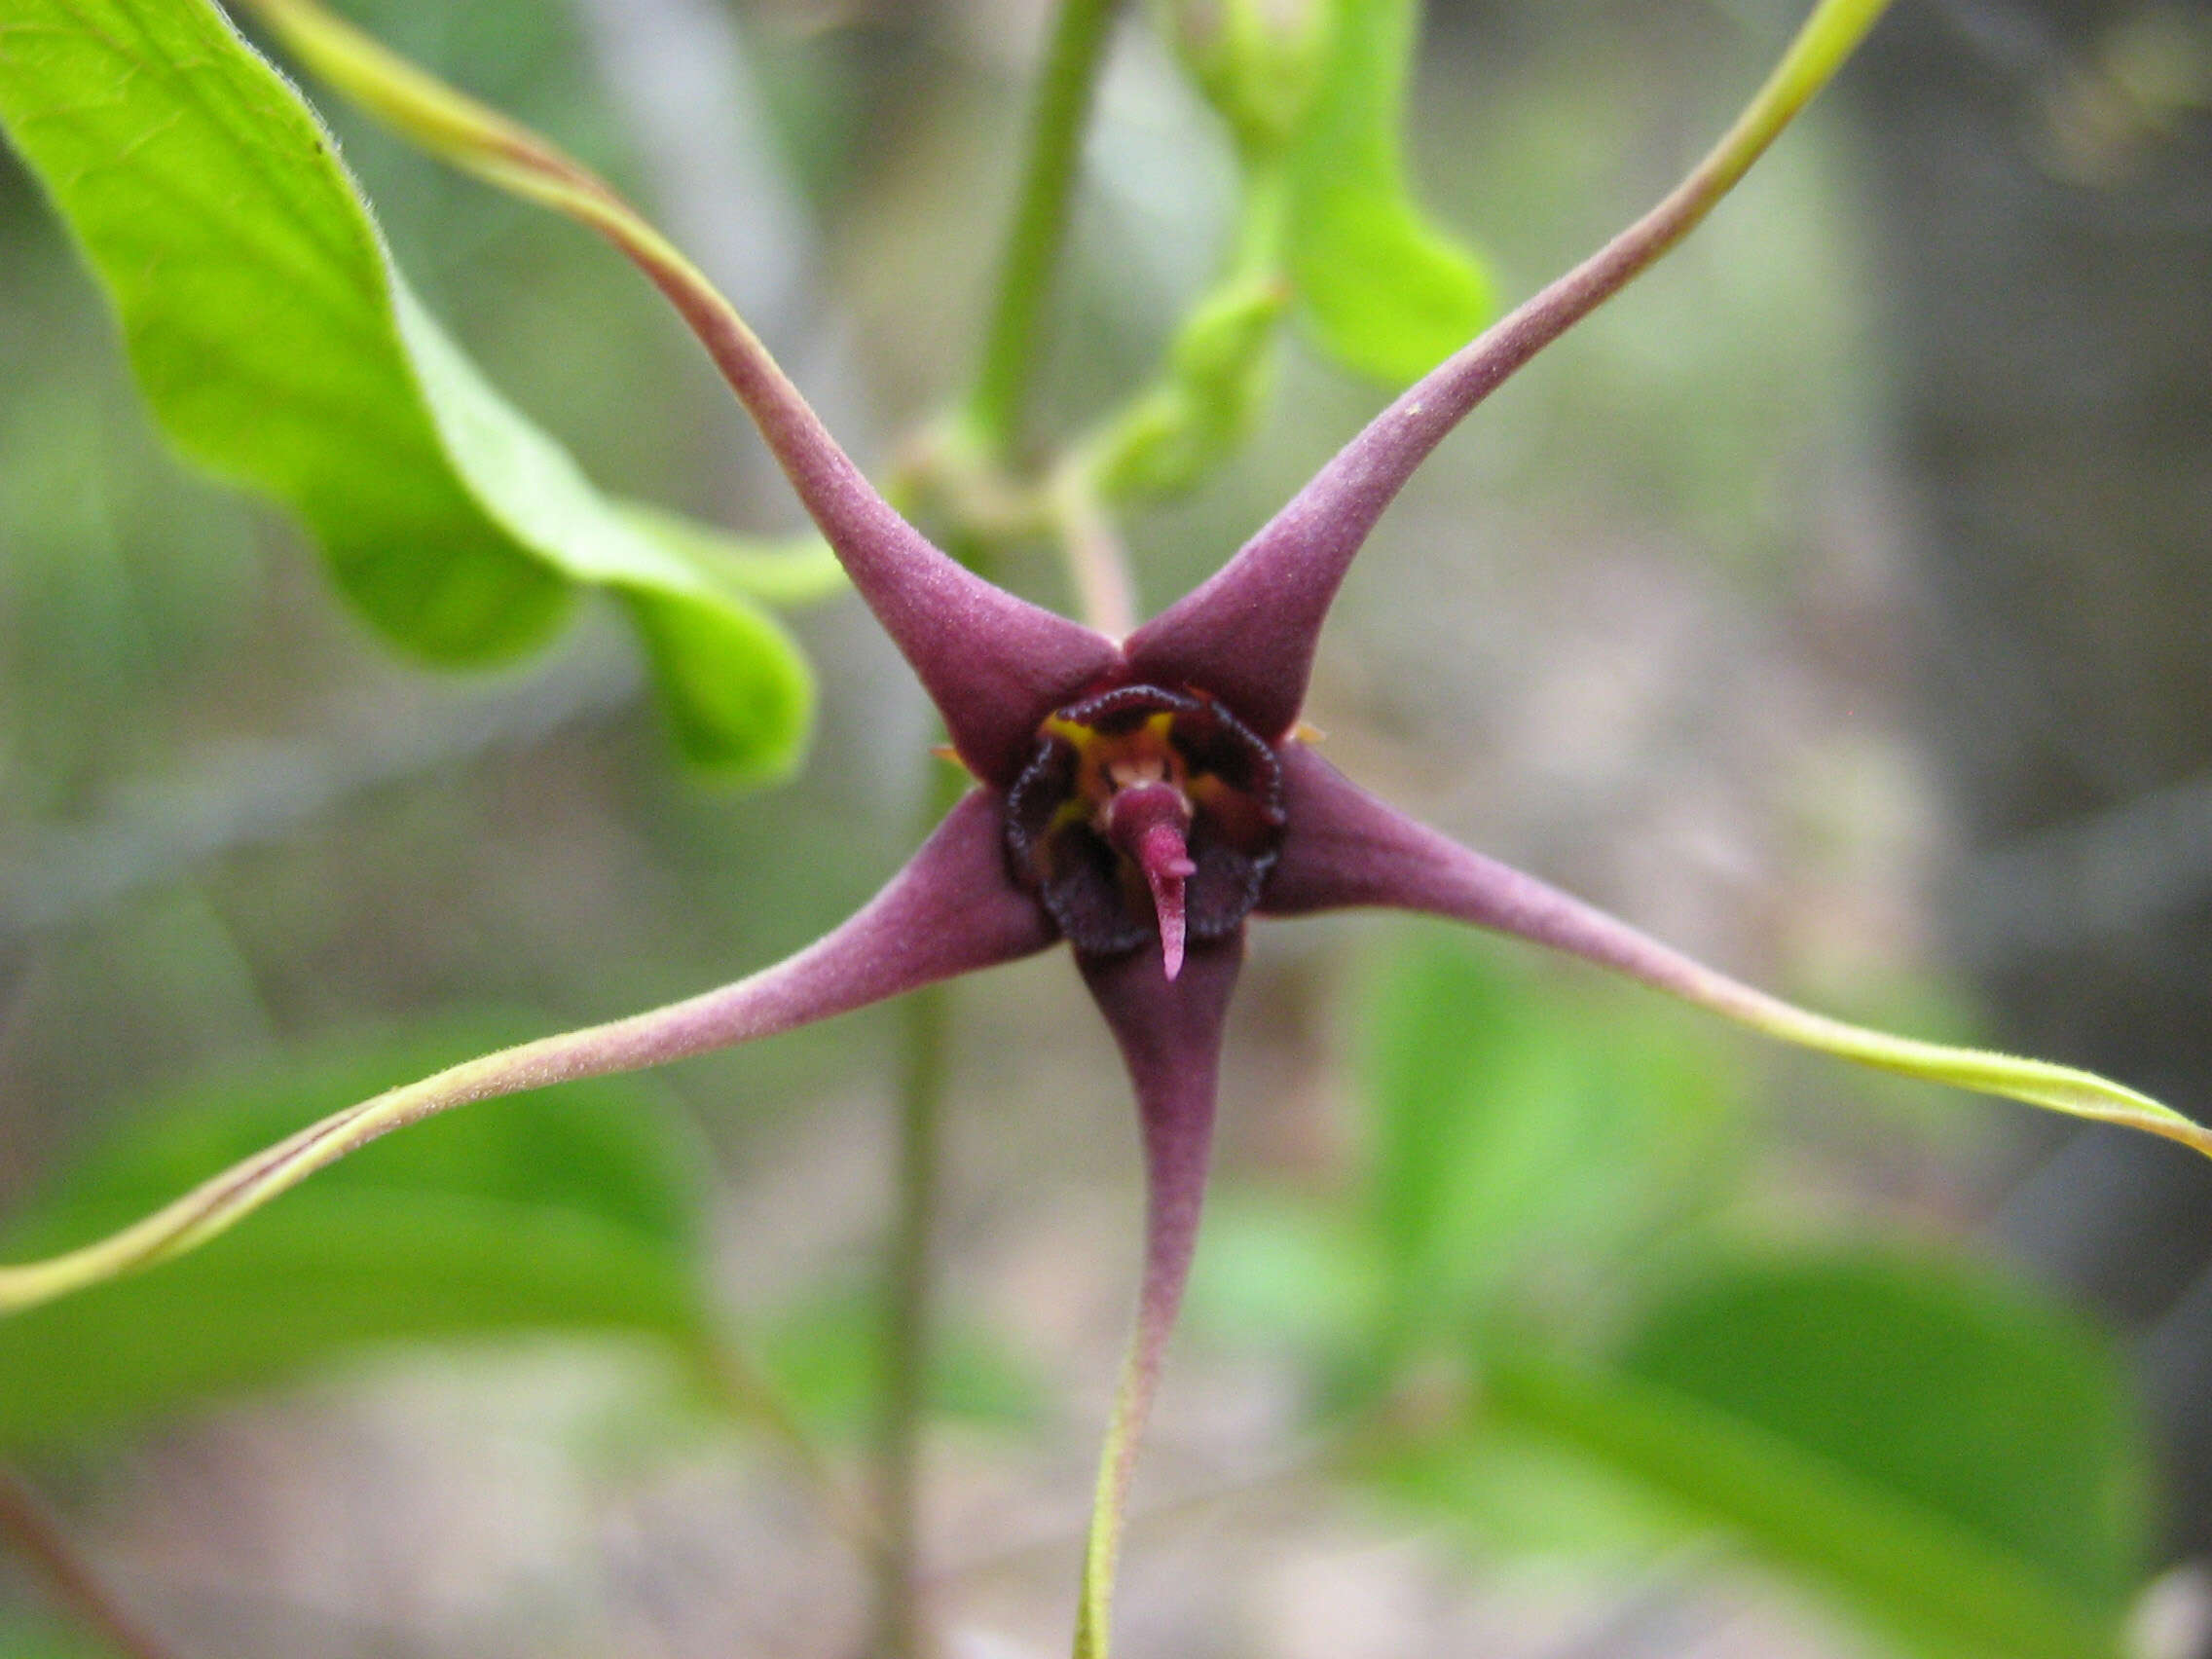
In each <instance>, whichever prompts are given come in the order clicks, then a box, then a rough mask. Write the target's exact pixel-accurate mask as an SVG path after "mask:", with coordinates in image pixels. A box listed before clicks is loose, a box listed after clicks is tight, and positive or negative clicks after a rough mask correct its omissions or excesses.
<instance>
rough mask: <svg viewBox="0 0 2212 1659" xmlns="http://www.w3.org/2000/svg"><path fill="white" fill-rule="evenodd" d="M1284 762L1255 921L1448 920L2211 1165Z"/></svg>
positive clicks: (2096, 1091) (1303, 755)
mask: <svg viewBox="0 0 2212 1659" xmlns="http://www.w3.org/2000/svg"><path fill="white" fill-rule="evenodd" d="M1282 759H1283V783H1284V790H1285V795H1286V799H1287V802H1288V806H1289V811H1290V815H1291V823H1292V824H1293V825H1294V826H1295V833H1293V834H1292V835H1291V836H1290V837H1288V838H1287V839H1286V840H1285V841H1284V843H1283V850H1282V856H1281V858H1280V859H1279V860H1278V861H1277V862H1276V865H1275V868H1274V872H1273V876H1272V879H1271V881H1270V882H1269V885H1268V890H1267V892H1266V893H1265V894H1264V895H1262V897H1261V900H1260V908H1261V910H1262V912H1263V913H1266V914H1271V915H1278V916H1293V915H1302V914H1305V913H1307V912H1309V911H1312V910H1326V909H1335V908H1338V907H1340V906H1344V905H1349V904H1382V905H1389V906H1392V907H1394V908H1397V909H1402V910H1424V911H1427V912H1429V913H1430V914H1432V915H1439V916H1450V917H1452V918H1454V919H1455V920H1457V921H1462V922H1472V923H1474V924H1475V925H1476V926H1477V927H1485V928H1493V929H1495V930H1496V931H1498V932H1499V933H1509V934H1513V935H1516V936H1518V937H1519V938H1522V939H1525V940H1530V941H1531V942H1533V943H1536V944H1542V945H1549V946H1550V947H1551V948H1552V949H1554V950H1563V951H1566V952H1567V954H1569V955H1572V956H1579V957H1581V958H1582V959H1583V960H1585V961H1587V962H1595V963H1597V964H1598V965H1599V966H1600V967H1603V968H1610V969H1611V970H1613V971H1614V972H1615V973H1617V974H1625V975H1627V976H1628V977H1630V978H1632V979H1637V980H1641V982H1642V983H1644V984H1646V985H1649V986H1651V987H1652V988H1653V989H1655V990H1661V991H1665V992H1666V993H1667V994H1668V995H1670V996H1676V997H1680V998H1681V999H1682V1000H1683V1001H1684V1002H1691V1003H1695V1004H1697V1006H1698V1007H1700V1008H1703V1009H1707V1010H1710V1011H1711V1012H1712V1013H1714V1014H1721V1015H1724V1016H1725V1017H1727V1018H1729V1019H1733V1020H1737V1021H1739V1022H1740V1023H1742V1024H1745V1025H1749V1026H1751V1028H1752V1029H1754V1030H1756V1031H1761V1032H1764V1033H1765V1034H1766V1035H1767V1036H1769V1037H1775V1038H1779V1039H1781V1040H1782V1041H1783V1042H1785V1043H1795V1044H1798V1045H1799V1046H1801V1047H1803V1048H1807V1049H1818V1050H1820V1051H1823V1052H1825V1053H1830V1054H1834V1055H1837V1056H1838V1057H1840V1058H1843V1059H1847V1060H1856V1061H1858V1062H1859V1063H1860V1064H1862V1065H1868V1066H1875V1067H1879V1068H1880V1069H1882V1070H1884V1071H1894V1072H1901V1073H1903V1074H1904V1075H1906V1076H1908V1077H1917V1078H1924V1079H1926V1080H1928V1081H1930V1082H1933V1083H1947V1084H1950V1085H1952V1086H1953V1087H1954V1088H1971V1089H1972V1090H1974V1091H1975V1092H1977V1093H1981V1094H1996V1095H2002V1096H2004V1097H2006V1098H2008V1099H2011V1100H2019V1101H2024V1102H2026V1103H2027V1104H2028V1105H2031V1106H2043V1107H2046V1108H2048V1109H2049V1110H2051V1111H2054V1112H2065V1113H2067V1114H2069V1115H2071V1116H2073V1117H2077V1118H2089V1119H2094V1120H2096V1121H2098V1122H2100V1123H2107V1124H2121V1125H2123V1126H2125V1127H2128V1128H2136V1129H2146V1130H2148V1131H2149V1132H2151V1133H2152V1134H2155V1135H2163V1136H2165V1137H2166V1138H2167V1139H2168V1140H2176V1141H2180V1142H2181V1143H2182V1144H2183V1145H2185V1146H2193V1147H2194V1148H2195V1149H2196V1150H2197V1151H2199V1152H2202V1153H2205V1154H2208V1155H2212V1129H2206V1128H2205V1127H2203V1126H2202V1125H2200V1124H2194V1123H2192V1122H2191V1121H2190V1120H2189V1119H2187V1118H2185V1117H2183V1116H2182V1115H2181V1114H2180V1113H2178V1112H2174V1111H2171V1110H2169V1109H2168V1108H2166V1107H2164V1106H2161V1105H2159V1104H2158V1102H2157V1101H2156V1100H2153V1099H2152V1098H2150V1096H2148V1095H2145V1094H2140V1093H2137V1092H2136V1091H2135V1090H2134V1089H2132V1088H2125V1087H2124V1086H2122V1085H2120V1084H2117V1083H2112V1082H2109V1081H2107V1080H2106V1079H2104V1078H2101V1077H2098V1076H2096V1075H2095V1074H2094V1073H2092V1072H2085V1071H2080V1070H2077V1069H2076V1068H2075V1067H2072V1066H2060V1065H2052V1064H2050V1063H2048V1062H2046V1061H2043V1060H2030V1059H2022V1058H2019V1057H2016V1056H2014V1055H2010V1054H1998V1053H1991V1052H1988V1051H1983V1050H1978V1049H1955V1048H1950V1047H1947V1046H1945V1045H1943V1044H1939V1043H1922V1042H1916V1041H1914V1040H1913V1039H1911V1038H1907V1037H1893V1036H1890V1035H1889V1034H1887V1033H1886V1032H1880V1031H1872V1030H1868V1029H1867V1028H1865V1027H1864V1026H1859V1025H1850V1024H1846V1023H1845V1022H1844V1021H1842V1020H1839V1019H1829V1018H1827V1017H1826V1016H1825V1015H1824V1014H1812V1013H1808V1012H1807V1011H1806V1010H1804V1009H1801V1008H1796V1007H1793V1006H1791V1005H1790V1004H1788V1003H1786V1002H1784V1001H1782V1000H1781V999H1780V998H1778V997H1772V996H1769V995H1768V994H1767V993H1766V992H1764V991H1760V990H1755V989H1753V988H1752V987H1751V986H1750V985H1747V984H1744V983H1742V982H1741V981H1740V980H1736V979H1731V978H1730V977H1727V976H1726V975H1725V974H1720V973H1716V972H1715V971H1714V970H1713V969H1711V968H1708V967H1706V966H1705V965H1704V964H1703V963H1702V962H1698V961H1696V960H1695V959H1693V958H1691V957H1688V956H1684V955H1683V954H1682V953H1681V952H1680V951H1678V950H1675V949H1672V948H1670V947H1669V946H1667V945H1664V944H1661V943H1660V942H1659V941H1658V940H1655V939H1653V938H1651V937H1650V936H1649V935H1648V934H1644V933H1641V932H1639V931H1638V930H1637V929H1635V928H1632V927H1630V926H1629V925H1628V924H1627V923H1626V922H1623V921H1620V920H1619V919H1617V918H1616V917H1613V916H1609V915H1607V914H1605V912H1604V911H1603V910H1600V909H1598V908H1597V907H1596V906H1595V905H1592V904H1586V903H1583V902H1582V901H1581V900H1579V899H1575V898H1572V897H1570V896H1569V895H1567V894H1565V893H1562V892H1561V891H1560V890H1559V889H1558V888H1556V887H1552V886H1550V885H1548V884H1547V883H1544V882H1541V881H1538V880H1537V879H1536V878H1535V877H1534V876H1532V875H1527V874H1524V873H1523V872H1522V871H1520V870H1517V869H1514V868H1512V867H1511V866H1507V865H1502V864H1499V863H1498V862H1497V861H1496V860H1495V859H1489V858H1485V857H1483V855H1482V854H1480V853H1476V852H1470V851H1469V850H1468V849H1466V848H1465V847H1462V846H1460V845H1458V844H1457V843H1456V842H1454V841H1451V840H1448V839H1446V838H1445V837H1444V836H1442V835H1439V834H1438V833H1437V832H1436V831H1435V830H1429V829H1426V828H1424V827H1423V826H1421V825H1419V824H1416V823H1415V822H1414V821H1413V820H1412V819H1410V818H1407V817H1406V816H1405V815H1404V814H1402V813H1400V812H1398V811H1397V810H1396V809H1395V808H1392V807H1389V806H1385V805H1384V804H1383V802H1382V801H1380V800H1377V799H1376V798H1375V797H1374V796H1373V795H1371V794H1369V793H1366V792H1365V791H1364V790H1361V789H1359V788H1358V787H1357V786H1356V785H1354V784H1352V783H1351V782H1350V781H1348V780H1347V779H1346V777H1345V776H1344V775H1343V774H1342V773H1340V772H1339V771H1337V770H1336V768H1334V767H1333V766H1331V765H1329V764H1328V762H1327V761H1325V760H1322V759H1321V758H1320V757H1319V756H1315V755H1314V754H1313V753H1312V752H1311V751H1309V750H1308V749H1306V748H1304V747H1303V746H1300V745H1296V744H1293V745H1290V746H1289V747H1288V748H1286V749H1285V751H1284V752H1283V756H1282Z"/></svg>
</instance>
